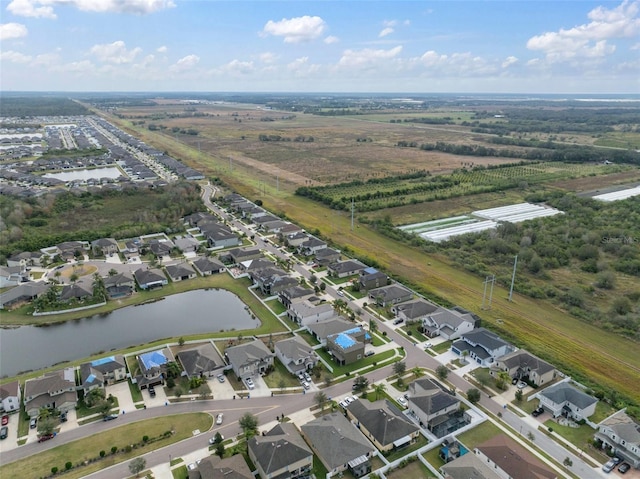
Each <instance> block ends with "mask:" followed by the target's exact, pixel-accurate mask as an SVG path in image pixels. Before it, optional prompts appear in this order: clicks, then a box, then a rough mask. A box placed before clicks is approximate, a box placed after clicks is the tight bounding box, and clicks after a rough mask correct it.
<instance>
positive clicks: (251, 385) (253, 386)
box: [246, 378, 256, 389]
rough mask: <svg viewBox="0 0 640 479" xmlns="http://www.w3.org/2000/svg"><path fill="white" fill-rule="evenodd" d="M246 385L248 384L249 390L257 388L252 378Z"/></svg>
mask: <svg viewBox="0 0 640 479" xmlns="http://www.w3.org/2000/svg"><path fill="white" fill-rule="evenodd" d="M246 383H247V387H248V388H249V389H253V388H255V387H256V385H255V384H253V379H251V378H247V380H246Z"/></svg>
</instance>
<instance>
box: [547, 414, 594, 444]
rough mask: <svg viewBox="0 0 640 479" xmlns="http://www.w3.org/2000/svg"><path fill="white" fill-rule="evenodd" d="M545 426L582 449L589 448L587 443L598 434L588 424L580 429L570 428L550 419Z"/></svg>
mask: <svg viewBox="0 0 640 479" xmlns="http://www.w3.org/2000/svg"><path fill="white" fill-rule="evenodd" d="M544 425H545V427H547V428H549V427H550V428H552V429H553V431H554V432H557V433H558V434H559V435H560V436H562V437H563V438H565V439H566V440H567V441H569V442H570V443H571V444H573V445H575V446H577V447H579V448H581V449H583V448H586V447H587V442H588V441H589V440H591V439H593V435H594V434H595V433H596V431H595V429H593V428H591V427H590V426H588V425H587V424H584V425H582V426H580V427H569V426H562V425H560V424H558V423H557V422H555V421H554V420H553V419H548V420H546V421H545V422H544Z"/></svg>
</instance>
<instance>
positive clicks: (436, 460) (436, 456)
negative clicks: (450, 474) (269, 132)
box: [422, 447, 444, 470]
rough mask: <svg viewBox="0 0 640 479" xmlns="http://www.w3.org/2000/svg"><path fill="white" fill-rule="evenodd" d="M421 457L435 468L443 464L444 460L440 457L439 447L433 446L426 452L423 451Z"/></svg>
mask: <svg viewBox="0 0 640 479" xmlns="http://www.w3.org/2000/svg"><path fill="white" fill-rule="evenodd" d="M422 457H424V458H425V459H426V460H427V462H428V463H429V464H431V465H432V466H433V467H434V468H435V469H438V470H439V469H440V467H441V466H444V461H443V460H442V459H441V458H440V448H439V447H435V448H433V449H431V450H429V451H427V452H425V453H424V454H423V455H422Z"/></svg>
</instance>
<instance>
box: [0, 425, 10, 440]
mask: <svg viewBox="0 0 640 479" xmlns="http://www.w3.org/2000/svg"><path fill="white" fill-rule="evenodd" d="M8 435H9V428H8V427H7V426H2V428H0V439H6V438H7V436H8Z"/></svg>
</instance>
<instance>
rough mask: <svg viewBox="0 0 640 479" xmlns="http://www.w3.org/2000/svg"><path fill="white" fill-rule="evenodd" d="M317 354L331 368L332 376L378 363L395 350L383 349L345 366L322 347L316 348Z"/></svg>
mask: <svg viewBox="0 0 640 479" xmlns="http://www.w3.org/2000/svg"><path fill="white" fill-rule="evenodd" d="M316 353H317V354H318V356H320V357H322V359H324V360H325V361H326V362H327V363H328V364H329V365H331V367H332V368H333V371H332V374H333V376H334V377H338V376H342V375H343V374H346V373H351V371H353V370H354V369H361V368H364V367H367V366H371V365H373V363H377V364H380V363H381V362H382V361H384V360H386V359H389V358H391V357H393V356H394V355H395V351H393V350H391V351H383V352H381V353H378V354H374V355H373V356H369V357H368V358H362V359H360V360H359V361H356V362H355V363H353V364H347V365H345V366H339V365H338V364H336V362H335V361H334V360H333V358H332V357H331V356H330V355H329V353H328V352H326V351H325V350H324V349H316Z"/></svg>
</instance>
